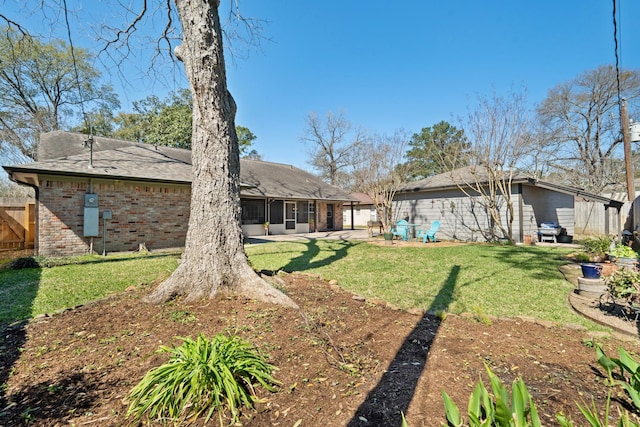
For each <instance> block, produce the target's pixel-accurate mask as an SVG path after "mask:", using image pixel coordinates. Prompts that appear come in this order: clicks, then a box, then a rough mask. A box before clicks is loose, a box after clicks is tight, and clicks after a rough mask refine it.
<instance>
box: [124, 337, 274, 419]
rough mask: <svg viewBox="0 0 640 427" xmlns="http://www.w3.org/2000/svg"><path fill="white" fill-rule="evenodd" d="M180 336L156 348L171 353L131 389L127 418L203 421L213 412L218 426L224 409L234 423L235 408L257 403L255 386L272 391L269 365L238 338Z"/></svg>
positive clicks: (272, 382) (236, 414) (237, 409)
mask: <svg viewBox="0 0 640 427" xmlns="http://www.w3.org/2000/svg"><path fill="white" fill-rule="evenodd" d="M180 339H181V340H182V341H183V343H182V345H181V346H179V347H173V348H168V347H166V346H162V347H160V349H159V350H158V351H159V352H166V353H170V359H169V361H168V362H167V363H165V364H164V365H161V366H158V367H156V368H153V369H151V370H150V371H149V372H148V373H147V374H146V375H145V376H144V378H143V379H142V380H141V381H140V382H139V383H138V384H137V385H136V386H135V387H134V388H133V389H132V390H131V392H130V393H129V399H130V400H131V404H130V405H129V409H128V411H127V418H128V417H130V416H133V417H134V418H135V419H136V420H139V419H141V418H142V417H143V416H144V415H145V414H146V416H147V417H148V418H149V419H150V420H154V419H166V418H168V419H171V420H173V421H174V422H183V421H187V420H191V421H193V420H195V419H196V418H198V417H200V416H202V415H204V417H205V419H206V421H208V420H209V419H210V418H211V416H212V415H213V413H214V412H215V411H218V414H219V417H220V424H221V425H222V421H223V410H224V409H225V408H227V409H229V411H230V412H231V417H232V420H231V423H230V424H235V423H237V422H238V421H239V410H240V408H241V407H247V408H253V403H254V402H256V401H258V398H257V397H256V394H255V388H254V387H255V386H257V385H261V386H262V387H264V388H265V389H267V390H268V391H271V392H273V391H275V387H276V386H277V385H278V384H279V383H278V381H276V380H275V379H274V378H273V377H272V374H271V372H272V371H273V369H274V367H273V366H271V365H269V364H268V363H267V362H266V361H265V360H264V359H263V358H262V357H261V356H260V355H259V354H258V353H257V350H256V349H255V348H253V347H252V346H251V345H250V344H249V343H248V342H246V341H243V340H242V339H241V338H239V337H237V336H231V337H227V336H225V335H222V334H218V335H216V336H215V337H213V339H211V340H209V339H207V338H206V337H205V336H204V335H203V334H200V335H199V336H198V338H197V339H196V340H195V341H194V340H193V339H191V338H180Z"/></svg>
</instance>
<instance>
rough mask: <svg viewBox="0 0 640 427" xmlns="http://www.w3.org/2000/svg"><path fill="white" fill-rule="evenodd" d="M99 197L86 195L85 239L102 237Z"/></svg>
mask: <svg viewBox="0 0 640 427" xmlns="http://www.w3.org/2000/svg"><path fill="white" fill-rule="evenodd" d="M99 224H100V221H99V213H98V195H97V194H85V195H84V237H94V236H99V235H100V225H99Z"/></svg>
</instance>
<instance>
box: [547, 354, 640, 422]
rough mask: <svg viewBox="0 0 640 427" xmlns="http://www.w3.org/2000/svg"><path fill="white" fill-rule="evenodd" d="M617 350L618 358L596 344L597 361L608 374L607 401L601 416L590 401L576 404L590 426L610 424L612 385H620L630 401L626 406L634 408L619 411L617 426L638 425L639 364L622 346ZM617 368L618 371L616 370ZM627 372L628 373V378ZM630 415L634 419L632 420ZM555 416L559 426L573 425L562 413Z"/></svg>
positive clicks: (639, 406)
mask: <svg viewBox="0 0 640 427" xmlns="http://www.w3.org/2000/svg"><path fill="white" fill-rule="evenodd" d="M618 352H619V354H620V358H619V359H615V358H609V357H607V355H606V354H605V353H604V351H603V350H602V347H601V346H600V345H596V356H597V357H598V363H599V364H600V366H602V367H603V368H605V369H606V371H607V374H608V385H609V391H608V393H607V403H606V406H605V412H604V416H603V417H602V418H600V413H599V411H598V408H596V406H595V404H593V403H592V404H591V406H587V405H585V404H583V405H580V404H578V408H579V409H580V412H582V415H584V417H585V419H586V420H587V422H588V423H589V425H590V426H591V427H608V426H610V425H611V423H610V422H609V421H610V419H611V417H610V415H609V411H610V410H611V393H612V392H613V387H614V386H616V385H618V386H621V387H622V388H623V389H624V390H625V392H626V393H627V396H629V398H630V400H631V402H630V404H628V405H627V406H628V407H632V408H635V410H634V412H635V413H634V414H629V412H628V411H626V410H625V411H623V412H621V413H620V417H619V419H618V422H617V424H616V425H617V426H619V427H640V424H639V423H638V416H637V415H638V414H639V413H640V372H639V370H638V368H639V367H640V364H638V362H637V361H635V360H634V359H633V358H632V357H631V355H630V354H629V353H627V351H626V350H625V349H624V348H622V347H620V348H619V349H618ZM618 370H619V372H617V371H618ZM627 374H629V377H628V378H627ZM631 417H633V418H634V419H633V420H632V419H631ZM556 418H557V420H558V422H559V423H560V426H561V427H573V426H574V424H573V422H572V421H571V420H570V419H569V418H567V417H565V416H564V415H563V414H559V415H558V416H557V417H556Z"/></svg>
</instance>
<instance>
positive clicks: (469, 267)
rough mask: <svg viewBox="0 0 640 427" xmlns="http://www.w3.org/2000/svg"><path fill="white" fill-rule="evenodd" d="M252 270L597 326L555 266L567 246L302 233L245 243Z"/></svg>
mask: <svg viewBox="0 0 640 427" xmlns="http://www.w3.org/2000/svg"><path fill="white" fill-rule="evenodd" d="M246 250H247V253H248V255H249V258H250V261H251V263H252V265H253V267H254V268H255V269H257V270H260V269H267V270H285V271H304V272H309V273H317V274H320V275H322V277H323V278H325V279H326V280H330V279H337V280H338V282H339V283H340V285H341V286H342V287H343V288H346V289H349V290H351V291H353V292H356V293H358V294H361V295H364V296H365V297H369V298H371V297H373V298H379V299H383V300H386V301H389V302H391V303H393V304H395V305H397V306H400V307H403V308H411V307H419V308H424V309H428V310H432V311H440V310H445V311H448V312H452V313H461V312H472V313H478V314H482V313H485V314H490V315H494V316H517V315H524V316H533V317H536V318H539V319H545V320H552V321H556V322H564V323H579V324H582V325H586V326H588V327H590V328H596V327H597V326H596V325H595V324H594V323H592V322H590V321H588V320H586V319H584V318H583V317H582V316H579V315H577V314H575V313H574V312H573V310H572V309H571V307H570V306H569V304H568V302H567V295H568V293H569V292H570V291H571V289H573V285H572V284H570V283H569V282H567V281H566V280H564V278H563V276H562V274H561V273H560V272H559V271H558V266H559V265H561V264H563V263H565V262H566V261H565V260H564V259H563V257H564V255H566V254H567V253H568V250H566V249H561V248H552V247H540V246H499V245H480V244H476V245H462V246H452V247H435V246H429V245H425V246H421V247H399V246H395V247H386V246H378V245H372V244H368V243H365V242H346V241H335V240H304V241H295V242H274V243H267V244H257V245H247V246H246Z"/></svg>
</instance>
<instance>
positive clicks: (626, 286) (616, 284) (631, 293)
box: [607, 268, 640, 301]
mask: <svg viewBox="0 0 640 427" xmlns="http://www.w3.org/2000/svg"><path fill="white" fill-rule="evenodd" d="M607 289H608V290H609V293H610V294H611V296H612V297H613V298H616V299H626V300H630V301H632V300H635V299H637V298H638V297H640V273H638V272H637V271H634V270H630V269H626V268H623V269H620V270H617V271H616V272H615V273H613V274H612V275H611V276H609V277H608V278H607Z"/></svg>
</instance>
